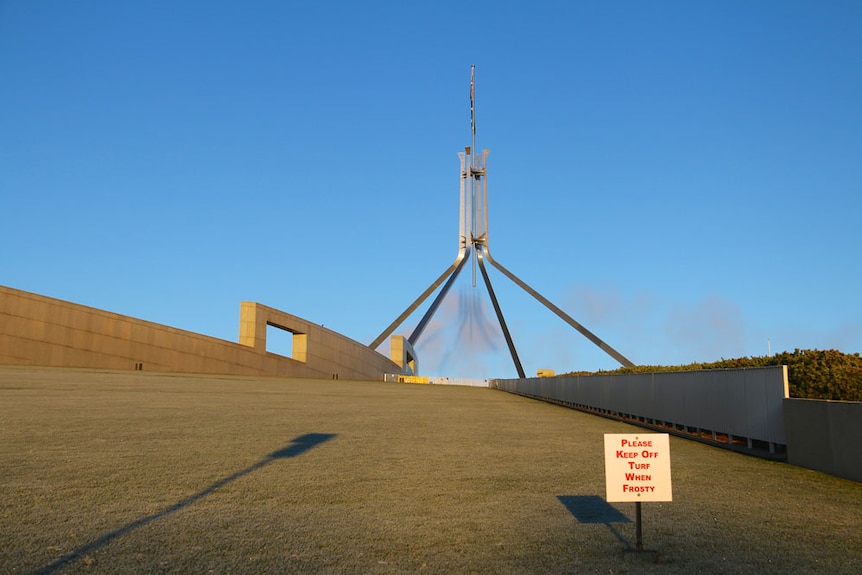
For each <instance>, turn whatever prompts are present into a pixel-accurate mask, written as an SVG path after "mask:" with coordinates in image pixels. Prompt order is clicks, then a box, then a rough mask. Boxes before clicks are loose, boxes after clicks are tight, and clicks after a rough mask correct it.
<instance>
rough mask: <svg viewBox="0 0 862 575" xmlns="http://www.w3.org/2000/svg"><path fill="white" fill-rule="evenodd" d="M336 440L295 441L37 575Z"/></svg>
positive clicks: (319, 436) (310, 437)
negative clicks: (237, 481) (274, 462)
mask: <svg viewBox="0 0 862 575" xmlns="http://www.w3.org/2000/svg"><path fill="white" fill-rule="evenodd" d="M333 437H335V434H334V433H306V434H305V435H300V436H299V437H295V438H294V439H293V440H291V442H290V443H289V444H287V445H286V446H284V447H283V448H281V449H278V450H276V451H273V452H272V453H270V454H269V455H267V456H266V457H264V458H263V459H261V460H260V461H258V462H257V463H255V464H254V465H250V466H249V467H246V468H245V469H243V470H241V471H237V472H236V473H234V474H233V475H229V476H227V477H225V478H224V479H219V480H218V481H216V482H215V483H213V484H212V485H210V486H209V487H207V488H206V489H204V490H202V491H198V492H197V493H195V494H194V495H191V496H189V497H187V498H185V499H183V500H182V501H179V502H177V503H175V504H173V505H171V506H170V507H168V508H166V509H163V510H162V511H159V512H158V513H153V514H152V515H147V516H146V517H142V518H140V519H138V520H136V521H132V522H131V523H127V524H126V525H123V526H122V527H120V528H119V529H116V530H114V531H111V532H110V533H106V534H105V535H102V536H101V537H99V538H98V539H96V540H95V541H91V542H90V543H87V544H86V545H83V546H81V547H78V548H77V549H75V550H74V551H72V552H70V553H67V554H66V555H63V556H62V557H59V558H57V559H55V560H54V561H52V562H51V563H49V564H48V565H46V566H45V567H43V568H41V569H39V570H38V571H36V572H35V575H50V574H51V573H54V572H56V571H57V570H58V569H60V568H61V567H62V566H63V565H65V564H67V563H69V562H70V561H74V560H76V559H81V558H83V557H84V556H85V555H87V554H88V553H91V552H93V551H95V550H96V549H99V548H100V547H102V546H104V545H107V544H108V543H110V542H111V541H113V540H114V539H116V538H118V537H120V536H122V535H125V534H126V533H129V532H130V531H134V530H135V529H137V528H139V527H143V526H144V525H146V524H147V523H151V522H152V521H155V520H157V519H161V518H162V517H166V516H167V515H170V514H171V513H174V512H176V511H179V510H180V509H183V508H184V507H188V506H189V505H191V504H192V503H196V502H197V501H200V500H201V499H203V498H204V497H206V496H207V495H209V494H210V493H212V492H213V491H216V490H217V489H220V488H222V487H224V486H225V485H227V484H228V483H231V482H233V481H236V480H237V479H239V478H241V477H244V476H246V475H248V474H249V473H252V472H253V471H257V470H258V469H260V468H262V467H265V466H267V465H269V464H270V463H272V462H273V461H277V460H279V459H288V458H291V457H296V456H298V455H302V454H303V453H305V452H306V451H308V450H310V449H312V448H314V447H317V446H318V445H320V444H321V443H324V442H326V441H329V440H330V439H332V438H333Z"/></svg>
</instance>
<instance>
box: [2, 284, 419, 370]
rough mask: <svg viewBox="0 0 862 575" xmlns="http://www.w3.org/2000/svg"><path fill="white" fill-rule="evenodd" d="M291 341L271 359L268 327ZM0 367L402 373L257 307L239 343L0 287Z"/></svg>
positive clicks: (248, 313) (351, 344) (246, 309)
mask: <svg viewBox="0 0 862 575" xmlns="http://www.w3.org/2000/svg"><path fill="white" fill-rule="evenodd" d="M267 324H270V325H276V326H278V327H281V328H282V329H286V330H288V331H290V332H292V333H293V334H294V340H293V342H294V343H293V350H292V355H293V357H292V358H287V357H284V356H281V355H278V354H274V353H268V352H267V351H266V326H267ZM0 363H4V364H14V365H43V366H57V367H94V368H103V369H144V370H152V371H175V372H186V373H220V374H236V375H279V376H286V377H316V378H327V379H328V378H334V377H338V378H342V379H374V380H381V379H382V378H383V374H385V373H401V372H402V369H401V368H400V367H399V366H398V365H396V364H395V363H393V362H392V361H390V360H389V359H388V358H386V357H385V356H383V355H381V354H379V353H377V352H376V351H374V350H372V349H370V348H369V347H367V346H365V345H363V344H361V343H359V342H356V341H353V340H351V339H349V338H347V337H345V336H343V335H341V334H339V333H336V332H334V331H332V330H328V329H326V328H323V327H321V326H318V325H316V324H313V323H311V322H308V321H306V320H303V319H301V318H298V317H296V316H293V315H290V314H287V313H284V312H281V311H279V310H276V309H273V308H270V307H267V306H263V305H260V304H257V303H251V302H242V304H241V305H240V343H233V342H229V341H225V340H222V339H218V338H214V337H209V336H205V335H201V334H197V333H194V332H189V331H184V330H180V329H175V328H172V327H168V326H165V325H160V324H157V323H153V322H148V321H144V320H140V319H136V318H132V317H128V316H123V315H119V314H115V313H111V312H107V311H104V310H100V309H96V308H91V307H86V306H81V305H77V304H73V303H69V302H65V301H62V300H58V299H53V298H49V297H45V296H40V295H36V294H33V293H29V292H25V291H21V290H16V289H12V288H8V287H3V286H0Z"/></svg>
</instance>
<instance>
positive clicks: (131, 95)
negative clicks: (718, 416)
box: [0, 0, 862, 377]
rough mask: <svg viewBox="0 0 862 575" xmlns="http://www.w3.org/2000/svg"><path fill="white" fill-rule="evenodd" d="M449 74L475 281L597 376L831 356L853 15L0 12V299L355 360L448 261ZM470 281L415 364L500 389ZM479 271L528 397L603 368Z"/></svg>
mask: <svg viewBox="0 0 862 575" xmlns="http://www.w3.org/2000/svg"><path fill="white" fill-rule="evenodd" d="M473 64H475V65H476V110H477V111H476V125H477V129H478V132H477V134H478V135H477V138H478V139H477V146H478V147H480V148H488V149H490V155H489V158H488V172H489V173H488V184H489V192H490V194H489V195H490V207H489V216H490V224H489V230H490V246H491V248H492V252H493V254H494V256H495V258H496V259H497V260H498V261H499V262H501V263H502V264H503V265H505V266H506V267H507V268H508V269H510V270H511V271H513V272H514V273H516V274H517V275H518V276H519V277H521V279H523V280H524V281H526V282H527V283H528V284H530V285H531V286H532V287H533V288H535V289H536V290H538V291H539V292H540V293H542V294H543V295H544V296H545V297H547V298H548V299H550V300H551V301H553V302H554V303H556V304H557V305H559V306H560V307H561V308H563V309H564V310H566V312H567V313H569V314H570V315H571V316H572V317H574V318H575V319H576V320H578V321H579V322H581V323H583V324H584V325H585V326H586V327H587V328H589V329H590V330H592V331H593V332H595V333H596V334H597V335H598V336H599V337H601V338H602V339H604V340H605V341H606V342H608V343H609V344H610V345H611V346H613V347H614V348H616V349H617V350H619V351H620V352H621V353H622V354H623V355H625V356H627V357H628V358H629V359H631V360H632V361H634V362H635V363H638V364H680V363H689V362H694V361H713V360H718V359H721V358H730V357H740V356H748V355H753V356H760V355H766V354H767V352H768V351H769V350H770V349H771V351H772V352H773V353H775V352H778V351H783V350H793V349H794V348H803V349H804V348H818V349H827V348H835V349H839V350H841V351H844V352H848V353H853V352H859V351H862V305H860V293H862V264H860V261H862V257H860V248H862V226H860V215H862V3H860V2H858V1H855V0H852V1H840V0H836V1H833V2H814V1H806V2H796V1H791V0H780V1H769V0H763V1H758V2H750V1H734V0H730V1H715V2H710V1H705V2H690V1H678V2H676V1H674V2H641V1H632V2H604V1H595V2H590V1H583V2H570V1H557V2H547V1H546V2H542V1H539V2H510V1H502V0H497V1H488V2H483V1H474V2H445V1H434V2H430V1H428V2H405V1H392V2H376V1H368V2H353V1H344V2H334V1H326V0H324V1H316V2H299V1H282V0H278V1H242V2H240V1H218V0H206V1H190V0H189V1H183V2H176V1H174V0H149V1H147V2H117V1H115V0H88V1H69V2H56V1H49V0H6V1H2V0H0V284H2V285H6V286H9V287H13V288H17V289H22V290H27V291H32V292H36V293H39V294H42V295H47V296H51V297H56V298H60V299H63V300H67V301H72V302H75V303H79V304H84V305H90V306H94V307H98V308H102V309H106V310H109V311H113V312H116V313H120V314H124V315H130V316H134V317H139V318H143V319H147V320H151V321H155V322H158V323H162V324H167V325H170V326H173V327H177V328H181V329H186V330H191V331H195V332H199V333H203V334H206V335H211V336H214V337H219V338H222V339H226V340H230V341H236V340H237V337H238V330H239V327H238V316H239V302H240V301H243V300H250V301H258V302H261V303H264V304H266V305H270V306H273V307H276V308H279V309H282V310H285V311H287V312H289V313H293V314H295V315H298V316H300V317H303V318H305V319H308V320H310V321H313V322H316V323H320V324H323V325H325V326H326V327H328V328H331V329H334V330H336V331H339V332H341V333H343V334H345V335H347V336H348V337H351V338H353V339H356V340H358V341H361V342H363V343H370V342H371V341H372V340H373V339H374V338H375V337H376V336H377V335H378V334H379V333H380V332H381V331H383V329H384V328H385V327H386V326H387V325H388V324H389V323H390V322H391V321H393V320H394V319H395V318H396V317H397V316H398V314H400V313H401V311H403V310H404V309H405V308H406V307H407V306H408V305H409V304H410V303H411V302H412V301H413V300H414V299H415V298H416V297H417V296H418V295H419V294H420V293H421V292H422V291H423V290H424V289H425V288H426V287H427V286H428V285H430V284H431V282H432V281H433V280H434V279H436V277H437V276H438V275H439V274H440V273H442V272H443V270H445V269H446V267H447V266H449V265H450V264H451V263H452V261H453V260H454V258H455V255H456V253H457V240H458V238H457V236H458V221H457V219H458V185H459V161H458V156H457V153H458V152H459V151H461V150H463V147H464V146H465V145H468V144H469V143H470V111H469V81H470V66H471V65H473ZM470 276H471V274H470V273H469V271H467V272H465V273H464V274H463V276H462V278H460V279H459V282H458V284H457V285H456V286H455V287H454V288H453V290H452V292H451V293H450V296H449V298H448V299H447V300H446V303H445V304H444V306H443V307H441V309H440V311H439V312H438V314H437V316H436V319H435V321H434V323H433V324H432V325H431V326H430V327H429V328H428V330H427V331H426V332H425V334H424V336H423V339H422V340H420V342H419V343H420V345H419V348H418V351H419V358H420V371H423V372H425V373H429V374H433V375H451V376H462V377H488V376H491V377H510V376H513V375H515V370H514V368H513V366H512V362H511V359H510V357H509V355H508V351H507V349H506V346H505V343H504V341H503V338H502V336H501V334H500V332H499V329H498V328H496V324H495V321H496V320H495V319H494V314H493V310H492V308H491V305H490V300H489V299H488V297H487V294H486V293H485V291H484V288H483V287H482V284H481V281H479V282H478V285H477V287H476V288H475V289H474V288H473V287H472V285H471V277H470ZM491 279H492V282H493V284H494V288H495V290H496V292H497V295H498V298H499V300H500V303H501V306H502V309H503V312H504V313H505V315H506V319H507V322H508V324H509V326H510V328H511V331H512V332H513V336H514V338H515V343H516V345H517V347H518V351H519V353H520V355H521V359H522V361H523V364H524V368H525V370H526V371H527V373H528V374H531V373H535V371H536V370H537V369H540V368H547V369H555V370H557V371H558V372H562V371H570V370H575V369H588V370H593V369H612V368H614V367H616V366H617V363H616V362H615V361H614V360H613V359H611V358H610V357H608V356H607V355H605V354H604V353H603V352H601V351H599V350H597V349H596V348H595V347H594V346H593V344H591V343H590V342H589V341H587V340H586V339H585V338H583V337H582V336H581V335H579V334H578V333H577V332H575V331H574V330H572V329H571V328H570V327H569V326H567V325H566V324H565V323H563V322H562V321H561V320H560V319H559V318H557V317H556V316H555V315H553V314H552V313H551V312H549V311H547V310H546V309H545V308H544V307H542V306H541V305H540V304H539V303H537V302H536V301H535V300H533V299H531V298H530V297H529V296H528V295H527V294H525V293H524V292H522V291H521V290H520V289H519V288H517V286H514V285H513V284H511V282H509V281H508V280H507V279H506V278H505V277H504V276H502V275H501V274H500V273H498V272H497V271H496V270H494V269H492V270H491ZM421 311H424V307H423V308H422V310H420V312H418V313H417V314H414V316H413V317H411V318H410V319H409V320H408V322H407V323H406V324H405V325H404V327H403V328H402V329H401V330H400V333H403V334H404V335H408V334H409V333H410V330H411V327H412V326H413V325H415V324H416V323H417V322H418V320H419V317H421ZM276 351H277V350H276ZM384 351H385V348H384Z"/></svg>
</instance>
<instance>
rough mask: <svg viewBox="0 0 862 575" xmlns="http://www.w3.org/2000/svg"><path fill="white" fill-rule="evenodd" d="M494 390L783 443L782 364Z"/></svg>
mask: <svg viewBox="0 0 862 575" xmlns="http://www.w3.org/2000/svg"><path fill="white" fill-rule="evenodd" d="M494 385H495V386H496V387H497V388H498V389H506V390H507V391H512V392H515V393H523V394H527V395H532V396H534V397H543V398H546V399H549V400H555V401H565V402H568V403H572V404H576V405H585V406H589V407H593V408H597V409H603V410H608V411H611V412H618V413H625V414H629V415H633V416H636V417H643V418H647V419H653V420H660V421H665V422H671V423H675V424H678V425H685V426H688V427H692V428H699V429H709V430H711V431H715V432H719V433H729V434H732V435H735V436H739V437H747V438H750V439H756V440H761V441H767V442H770V443H779V444H784V443H785V433H784V417H783V409H784V408H783V405H784V403H783V400H784V398H785V397H786V396H787V370H786V368H785V367H783V366H777V367H768V368H757V369H726V370H704V371H688V372H666V373H654V374H652V373H644V374H625V375H610V374H602V375H591V376H578V377H560V378H530V379H522V380H498V381H496V382H495V383H494Z"/></svg>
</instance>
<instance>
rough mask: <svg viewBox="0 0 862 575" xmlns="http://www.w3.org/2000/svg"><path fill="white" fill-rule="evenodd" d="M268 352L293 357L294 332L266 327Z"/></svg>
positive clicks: (275, 327) (268, 325) (271, 326)
mask: <svg viewBox="0 0 862 575" xmlns="http://www.w3.org/2000/svg"><path fill="white" fill-rule="evenodd" d="M266 351H267V352H268V353H277V354H278V355H283V356H284V357H293V332H290V331H288V330H286V329H283V328H280V327H278V326H277V325H270V324H267V325H266Z"/></svg>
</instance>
